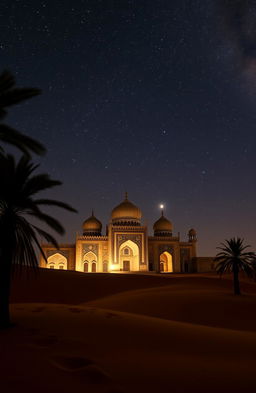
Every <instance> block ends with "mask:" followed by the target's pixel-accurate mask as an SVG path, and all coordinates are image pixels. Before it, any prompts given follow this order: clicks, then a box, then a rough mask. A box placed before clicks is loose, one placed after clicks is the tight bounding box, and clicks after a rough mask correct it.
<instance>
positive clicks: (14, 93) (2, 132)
mask: <svg viewBox="0 0 256 393" xmlns="http://www.w3.org/2000/svg"><path fill="white" fill-rule="evenodd" d="M40 93H41V90H39V89H34V88H17V87H15V78H14V76H13V75H12V74H11V73H10V72H9V71H3V72H2V73H1V74H0V141H2V142H4V143H8V144H11V145H13V146H15V147H17V148H18V149H20V150H21V151H23V153H26V154H28V152H30V151H32V152H34V153H37V154H44V153H45V151H46V150H45V148H44V146H43V145H42V144H41V143H39V142H37V141H36V140H34V139H33V138H30V137H28V136H26V135H24V134H21V133H20V132H19V131H16V130H15V129H13V128H11V127H9V126H7V125H6V124H4V123H3V122H2V121H3V119H4V118H5V117H6V115H7V113H8V112H7V108H9V107H10V106H13V105H16V104H19V103H20V102H22V101H25V100H28V99H29V98H32V97H34V96H37V95H39V94H40ZM0 150H1V151H3V149H2V147H1V146H0Z"/></svg>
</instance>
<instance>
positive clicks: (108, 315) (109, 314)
mask: <svg viewBox="0 0 256 393" xmlns="http://www.w3.org/2000/svg"><path fill="white" fill-rule="evenodd" d="M105 315H106V318H121V317H120V315H118V314H115V313H114V312H106V314H105Z"/></svg>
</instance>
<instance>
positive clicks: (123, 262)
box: [119, 240, 140, 272]
mask: <svg viewBox="0 0 256 393" xmlns="http://www.w3.org/2000/svg"><path fill="white" fill-rule="evenodd" d="M139 255H140V253H139V247H138V245H137V244H136V243H134V242H133V241H131V240H127V241H126V242H124V243H122V244H121V246H120V248H119V261H120V268H121V269H122V270H123V271H133V272H135V271H139V270H140V260H139V258H140V257H139Z"/></svg>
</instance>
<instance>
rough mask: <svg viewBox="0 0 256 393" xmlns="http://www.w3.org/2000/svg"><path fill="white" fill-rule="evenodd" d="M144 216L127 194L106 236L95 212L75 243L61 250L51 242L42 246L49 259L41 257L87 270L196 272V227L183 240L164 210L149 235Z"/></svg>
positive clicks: (54, 266) (58, 266)
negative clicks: (175, 233) (142, 221)
mask: <svg viewBox="0 0 256 393" xmlns="http://www.w3.org/2000/svg"><path fill="white" fill-rule="evenodd" d="M141 218H142V213H141V210H140V209H139V208H138V207H137V206H136V205H134V204H133V203H132V202H130V201H129V200H128V198H127V195H126V196H125V199H124V201H123V202H121V203H120V204H119V205H118V206H116V207H115V208H114V209H113V210H112V213H111V219H110V222H109V225H108V226H107V229H106V235H102V233H101V232H102V224H101V222H100V221H99V220H98V219H97V218H96V217H95V215H94V212H92V215H91V216H90V217H89V218H88V219H86V220H85V221H84V223H83V233H82V235H77V236H76V242H75V244H69V245H67V244H63V245H60V248H59V250H56V249H55V248H54V247H53V246H52V245H50V244H43V245H42V249H43V251H44V253H45V256H46V260H47V262H46V261H45V259H44V258H43V257H41V258H40V266H41V267H45V268H50V269H62V270H66V269H67V270H76V271H80V272H84V273H97V272H104V273H107V272H113V273H114V272H123V273H128V272H139V271H141V272H143V271H144V272H146V271H152V272H157V273H180V272H184V273H186V272H193V271H195V269H196V268H195V260H196V243H197V236H196V231H195V230H194V229H190V231H189V232H188V241H186V242H184V241H181V240H180V236H179V235H178V236H174V235H173V225H172V223H171V221H170V220H168V219H167V218H166V217H165V216H164V214H163V210H162V214H161V217H160V218H159V219H158V220H157V221H156V222H155V224H154V226H153V230H154V236H148V228H147V226H143V225H142V224H141Z"/></svg>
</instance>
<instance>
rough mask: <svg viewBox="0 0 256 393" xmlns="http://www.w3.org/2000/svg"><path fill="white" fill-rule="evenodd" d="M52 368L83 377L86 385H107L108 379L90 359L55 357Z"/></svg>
mask: <svg viewBox="0 0 256 393" xmlns="http://www.w3.org/2000/svg"><path fill="white" fill-rule="evenodd" d="M52 363H53V364H54V366H56V367H58V368H59V369H61V370H63V371H66V372H70V373H73V374H75V375H79V376H83V377H84V378H85V379H86V381H87V382H88V383H107V382H109V381H110V377H109V376H108V375H107V373H105V371H104V370H102V369H101V368H100V367H98V366H97V365H96V364H94V363H93V362H92V361H91V360H90V359H88V358H85V357H80V356H72V357H65V356H56V357H54V358H53V359H52Z"/></svg>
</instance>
